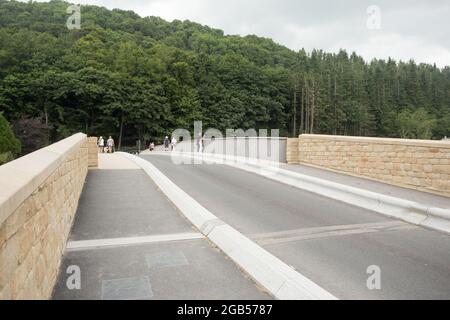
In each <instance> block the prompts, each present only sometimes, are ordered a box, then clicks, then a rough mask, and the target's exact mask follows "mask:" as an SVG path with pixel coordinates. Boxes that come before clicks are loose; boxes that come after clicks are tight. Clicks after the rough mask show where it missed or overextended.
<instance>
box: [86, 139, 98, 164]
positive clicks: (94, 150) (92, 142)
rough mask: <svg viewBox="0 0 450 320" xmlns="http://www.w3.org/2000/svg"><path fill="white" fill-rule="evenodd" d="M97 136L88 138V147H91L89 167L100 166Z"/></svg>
mask: <svg viewBox="0 0 450 320" xmlns="http://www.w3.org/2000/svg"><path fill="white" fill-rule="evenodd" d="M97 140H98V139H97V137H89V138H88V148H89V162H88V163H89V168H97V167H98V147H97Z"/></svg>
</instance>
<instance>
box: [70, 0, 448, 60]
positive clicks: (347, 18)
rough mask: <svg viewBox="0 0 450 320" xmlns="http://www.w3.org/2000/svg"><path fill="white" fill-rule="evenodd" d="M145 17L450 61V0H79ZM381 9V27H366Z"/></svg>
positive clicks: (373, 53) (330, 47)
mask: <svg viewBox="0 0 450 320" xmlns="http://www.w3.org/2000/svg"><path fill="white" fill-rule="evenodd" d="M75 2H79V3H81V4H97V5H101V6H105V7H107V8H109V9H112V8H120V9H125V10H133V11H135V12H137V13H138V14H140V15H141V16H149V15H153V16H160V17H162V18H164V19H166V20H169V21H172V20H174V19H179V20H186V19H188V20H191V21H195V22H198V23H201V24H206V25H208V26H210V27H213V28H219V29H222V30H224V32H225V33H226V34H240V35H246V34H256V35H259V36H262V37H269V38H272V39H273V40H274V41H276V42H278V43H280V44H283V45H285V46H287V47H289V48H291V49H293V50H299V49H301V48H302V47H304V48H305V49H306V50H312V49H314V48H316V49H323V50H325V51H337V50H339V49H340V48H343V49H346V50H347V51H353V50H354V51H356V52H357V53H358V54H360V55H362V56H363V57H364V58H365V59H367V60H370V59H372V58H374V57H378V58H386V57H388V56H391V57H392V58H394V59H402V60H409V59H411V58H412V59H415V60H416V61H417V62H428V63H434V62H435V63H436V64H437V65H438V66H441V67H443V66H445V65H450V54H449V50H450V37H448V31H449V30H450V19H448V17H449V16H450V1H448V0H434V1H427V2H425V1H420V0H396V1H391V0H375V1H373V0H346V1H326V0H314V1H310V0H227V1H223V0H75ZM370 5H377V6H378V7H379V8H380V9H381V19H382V20H381V21H382V22H381V29H380V30H369V29H368V28H367V26H366V21H367V12H366V10H367V8H368V7H369V6H370Z"/></svg>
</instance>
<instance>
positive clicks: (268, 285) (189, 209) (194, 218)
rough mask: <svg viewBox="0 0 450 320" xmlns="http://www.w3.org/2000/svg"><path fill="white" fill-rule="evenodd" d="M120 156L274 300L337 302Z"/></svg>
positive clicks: (148, 167) (154, 173)
mask: <svg viewBox="0 0 450 320" xmlns="http://www.w3.org/2000/svg"><path fill="white" fill-rule="evenodd" d="M120 154H122V155H124V156H125V157H127V158H128V159H131V160H133V161H134V162H135V163H136V164H137V165H139V166H140V167H141V168H142V169H143V170H144V171H145V172H146V173H147V174H148V175H149V176H150V178H152V179H153V181H154V182H155V183H156V185H157V186H158V187H159V188H160V190H161V191H162V192H163V193H164V194H166V196H167V197H168V198H169V199H170V200H171V201H172V202H173V203H174V204H175V206H177V207H178V209H180V211H181V212H182V213H183V214H184V215H185V216H186V218H187V219H188V220H189V221H191V223H192V224H193V225H194V226H195V227H197V228H198V229H199V230H201V231H202V232H203V233H204V234H205V236H207V237H208V239H209V240H211V241H212V242H213V243H214V244H215V245H217V247H218V248H220V249H221V250H222V251H223V252H224V253H225V254H226V255H227V256H228V257H230V259H231V260H233V261H234V262H235V263H236V264H237V265H238V266H240V267H241V268H242V270H244V271H245V272H247V273H248V274H249V276H250V277H251V278H252V279H253V280H254V281H256V282H257V283H259V284H260V285H261V286H262V287H264V288H265V289H266V290H267V291H268V292H269V293H270V294H272V295H273V296H274V297H275V298H277V299H291V300H300V299H302V300H336V299H337V298H336V297H335V296H334V295H332V294H331V293H329V292H328V291H326V290H325V289H323V288H322V287H320V286H319V285H317V284H316V283H314V282H313V281H311V280H310V279H308V278H306V277H305V276H303V275H302V274H300V273H299V272H297V271H296V270H294V269H293V268H292V267H290V266H288V265H287V264H286V263H285V262H283V261H281V260H280V259H278V258H277V257H275V256H274V255H273V254H271V253H270V252H268V251H267V250H265V249H264V248H262V247H261V246H259V245H258V244H256V243H255V242H254V241H252V240H250V239H249V238H247V237H245V236H244V235H243V234H241V233H240V232H238V231H237V230H236V229H234V228H232V227H231V226H230V225H228V224H226V223H224V222H222V221H220V220H219V219H218V218H217V217H216V216H215V215H214V214H212V213H211V212H210V211H208V210H207V209H206V208H205V207H203V206H202V205H201V204H199V203H198V202H197V201H196V200H195V199H193V198H192V197H191V196H189V195H188V194H187V193H186V192H184V191H183V190H182V189H181V188H179V187H178V186H177V185H176V184H174V183H173V182H172V181H171V180H170V179H169V178H167V177H166V176H165V175H164V174H163V173H162V172H161V171H159V170H158V169H157V168H156V167H155V166H154V165H153V164H151V163H150V162H148V161H146V160H144V159H142V158H140V157H137V156H134V155H131V154H127V153H120Z"/></svg>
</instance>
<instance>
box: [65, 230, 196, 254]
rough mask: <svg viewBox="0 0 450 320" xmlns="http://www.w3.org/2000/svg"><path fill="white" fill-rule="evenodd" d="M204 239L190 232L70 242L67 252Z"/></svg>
mask: <svg viewBox="0 0 450 320" xmlns="http://www.w3.org/2000/svg"><path fill="white" fill-rule="evenodd" d="M202 238H204V236H203V235H202V234H201V233H198V232H195V233H194V232H188V233H176V234H162V235H154V236H143V237H128V238H113V239H95V240H81V241H69V242H68V243H67V246H66V250H67V251H80V250H92V249H98V248H104V247H118V246H129V245H139V244H149V243H158V242H169V241H181V240H193V239H202Z"/></svg>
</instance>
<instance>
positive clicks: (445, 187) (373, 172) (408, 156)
mask: <svg viewBox="0 0 450 320" xmlns="http://www.w3.org/2000/svg"><path fill="white" fill-rule="evenodd" d="M291 163H303V164H308V165H313V166H317V167H321V168H325V169H331V170H335V171H340V172H344V173H348V174H352V175H357V176H362V177H367V178H371V179H374V180H378V181H382V182H387V183H390V184H394V185H398V186H402V187H408V188H413V189H418V190H422V191H428V192H433V193H439V194H442V195H446V196H450V142H448V141H431V140H407V139H385V138H366V137H346V136H326V135H301V136H300V137H299V139H298V161H295V160H294V161H292V162H291Z"/></svg>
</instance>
